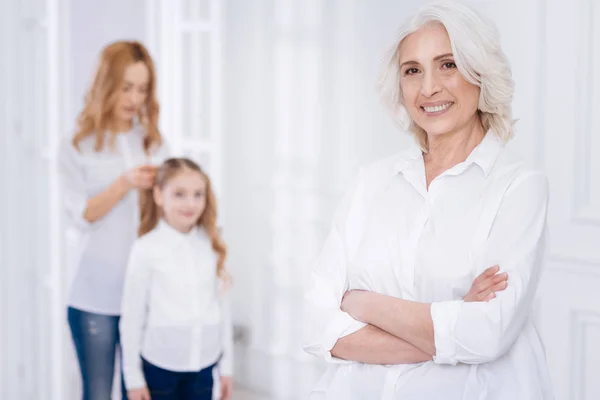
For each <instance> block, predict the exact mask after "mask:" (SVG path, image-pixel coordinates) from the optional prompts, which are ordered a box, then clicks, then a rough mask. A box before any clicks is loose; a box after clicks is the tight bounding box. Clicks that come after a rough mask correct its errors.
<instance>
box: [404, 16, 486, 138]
mask: <svg viewBox="0 0 600 400" xmlns="http://www.w3.org/2000/svg"><path fill="white" fill-rule="evenodd" d="M399 54H400V59H399V63H400V89H401V91H402V103H403V104H404V106H405V107H406V109H407V111H408V113H409V115H410V117H411V118H412V120H413V121H414V122H415V123H416V124H417V125H418V126H419V127H421V128H422V129H423V130H424V131H425V132H427V135H428V136H430V137H431V136H437V135H444V134H448V133H452V132H456V131H458V130H461V129H463V128H464V127H466V126H468V125H469V124H473V123H477V122H478V121H479V116H478V114H477V107H478V104H479V94H480V89H479V87H478V86H476V85H473V84H471V83H469V82H467V81H466V80H465V78H464V77H463V76H462V75H461V73H460V72H459V70H458V68H457V67H456V64H455V62H454V56H453V55H452V47H451V45H450V38H449V37H448V32H447V31H446V28H444V26H443V25H442V24H440V23H429V24H427V25H425V26H423V27H421V28H420V29H419V30H417V31H416V32H414V33H412V34H410V35H408V36H407V37H406V38H405V39H404V40H403V41H402V43H401V44H400V48H399Z"/></svg>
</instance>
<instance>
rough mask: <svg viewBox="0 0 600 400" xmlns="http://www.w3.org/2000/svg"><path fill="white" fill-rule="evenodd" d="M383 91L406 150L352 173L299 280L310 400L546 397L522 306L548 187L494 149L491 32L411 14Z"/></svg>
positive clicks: (474, 18)
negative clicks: (317, 367) (316, 373)
mask: <svg viewBox="0 0 600 400" xmlns="http://www.w3.org/2000/svg"><path fill="white" fill-rule="evenodd" d="M381 93H382V96H383V99H384V101H385V103H386V105H387V106H388V107H389V108H390V109H391V111H392V115H393V116H394V117H397V118H399V120H398V121H399V122H400V123H402V124H404V126H405V127H406V129H407V130H408V131H409V132H410V133H411V134H412V135H413V137H414V139H415V143H414V145H413V146H411V147H410V148H409V149H408V150H406V151H404V152H401V153H399V154H397V155H395V156H393V157H390V158H388V159H385V160H381V161H378V162H375V163H374V164H372V165H369V166H367V167H365V168H363V169H362V170H361V172H360V175H359V177H358V178H357V180H356V183H355V185H354V186H353V188H352V189H351V190H350V192H349V193H348V194H347V196H346V198H345V200H344V201H343V204H342V206H341V207H340V209H339V211H338V213H337V214H336V216H335V220H334V224H333V229H332V231H331V233H330V236H329V238H328V240H327V242H326V244H325V248H324V250H323V252H322V254H321V256H320V258H319V259H318V261H317V263H316V266H315V268H314V270H313V274H312V286H311V287H310V289H309V290H308V292H307V294H306V297H307V310H308V312H309V314H308V317H307V318H308V321H309V326H308V328H309V330H308V332H307V338H306V344H305V349H306V351H308V352H309V353H312V354H315V355H318V356H320V357H322V358H324V359H325V360H327V361H328V362H329V363H330V365H329V368H328V369H327V372H326V373H325V375H324V376H323V378H322V379H321V380H320V381H319V382H318V383H317V385H316V387H315V388H314V390H313V392H312V394H311V399H344V400H352V399H356V400H359V399H386V400H387V399H419V400H437V399H444V400H459V399H461V400H462V399H469V400H471V399H481V400H483V399H485V400H492V399H501V400H515V399H523V400H524V399H528V400H529V399H531V400H533V399H535V400H546V399H552V398H553V394H552V389H551V383H550V379H549V373H548V368H547V365H546V359H545V355H544V347H543V345H542V340H541V338H540V335H539V333H538V330H537V328H536V326H535V324H534V312H533V310H532V304H533V302H534V298H535V295H536V290H537V287H538V284H539V281H540V276H541V273H542V270H543V254H544V242H545V232H546V212H547V207H548V182H547V180H546V178H545V177H544V175H542V174H541V173H540V172H537V171H534V170H532V169H530V168H529V167H527V166H526V165H524V164H523V163H522V162H520V161H518V160H517V159H515V158H514V157H513V156H512V155H511V154H510V152H509V151H508V149H507V148H506V147H505V143H506V142H507V141H508V140H509V139H510V138H511V137H512V135H513V128H512V124H513V120H512V116H511V102H512V95H513V81H512V79H511V72H510V68H509V65H508V62H507V60H506V57H505V55H504V53H503V52H502V49H501V48H500V40H499V36H498V32H497V30H496V28H495V26H494V24H493V23H491V22H490V21H487V20H485V19H484V18H483V17H482V16H480V15H479V14H477V13H476V12H475V11H473V10H472V9H471V8H469V7H467V6H465V5H462V4H460V3H456V2H441V3H435V4H430V5H427V6H425V7H424V8H422V9H421V10H420V11H419V12H418V13H417V15H416V16H414V17H413V18H411V19H410V20H409V21H408V22H407V24H406V25H405V26H404V27H403V29H402V30H401V33H400V37H399V39H398V41H397V42H396V43H395V45H394V47H393V49H392V52H391V57H390V58H389V63H388V64H387V65H386V70H385V73H384V75H383V79H382V82H381ZM490 266H495V267H492V268H491V269H489V267H490Z"/></svg>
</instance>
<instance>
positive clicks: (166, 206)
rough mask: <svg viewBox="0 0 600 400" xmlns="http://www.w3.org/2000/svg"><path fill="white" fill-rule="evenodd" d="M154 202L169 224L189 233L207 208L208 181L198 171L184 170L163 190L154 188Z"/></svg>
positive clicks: (170, 180)
mask: <svg viewBox="0 0 600 400" xmlns="http://www.w3.org/2000/svg"><path fill="white" fill-rule="evenodd" d="M154 200H155V201H156V204H158V206H159V207H161V208H162V210H163V215H164V218H165V220H166V221H167V223H168V224H169V225H171V226H172V227H173V228H175V229H177V230H178V231H180V232H184V233H187V232H189V231H190V230H191V229H192V228H193V227H194V225H196V224H197V223H198V220H199V219H200V217H201V216H202V213H203V212H204V209H205V208H206V179H204V176H203V175H202V174H201V173H200V172H198V171H193V170H190V169H189V168H183V169H182V170H181V171H179V172H178V173H177V174H175V175H174V176H173V177H172V178H171V179H169V181H168V182H167V183H166V184H165V185H164V187H163V188H159V187H155V188H154Z"/></svg>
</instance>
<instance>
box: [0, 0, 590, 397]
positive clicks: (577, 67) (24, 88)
mask: <svg viewBox="0 0 600 400" xmlns="http://www.w3.org/2000/svg"><path fill="white" fill-rule="evenodd" d="M466 2H467V3H470V4H473V5H475V6H476V7H477V8H478V9H479V10H480V11H482V12H483V13H484V14H486V15H488V16H489V17H491V18H492V19H493V20H494V21H495V22H496V23H497V25H498V27H499V29H500V31H501V34H502V41H503V46H504V50H505V52H506V53H507V54H508V57H509V59H510V61H511V63H512V66H513V75H514V79H515V81H516V94H515V101H514V110H515V116H516V117H517V118H518V119H519V121H518V123H517V128H516V131H517V135H516V138H515V139H514V140H513V141H512V142H511V144H510V146H511V147H513V148H514V149H515V150H517V151H518V152H520V153H521V155H522V156H523V158H525V159H526V160H527V161H529V162H530V163H532V164H534V165H535V166H537V167H538V168H540V169H542V170H544V171H545V173H546V174H547V176H548V177H549V180H550V184H551V207H550V211H549V222H550V230H551V232H550V233H551V243H550V249H549V256H548V262H547V269H546V273H545V275H544V278H543V281H542V284H541V288H540V299H541V306H542V314H541V326H542V328H543V330H542V335H543V337H544V340H545V343H546V347H547V356H548V360H549V363H550V368H551V373H552V377H553V380H554V385H555V390H556V396H557V399H564V400H583V399H585V400H592V399H600V380H598V377H597V366H598V365H599V364H600V340H599V339H600V290H598V287H599V285H600V157H598V156H597V155H598V154H600V112H598V109H600V3H599V2H598V1H597V0H573V1H566V0H479V1H478V0H471V1H466ZM423 3H424V1H417V0H104V1H94V0H18V1H17V0H0V29H1V31H0V32H1V33H0V46H1V47H0V54H1V58H0V60H1V62H0V106H1V108H0V178H1V182H0V193H1V196H0V324H1V325H0V398H1V399H3V400H26V399H27V400H42V399H43V400H46V399H47V400H75V399H77V398H79V396H80V395H79V388H80V383H79V379H80V378H79V373H78V370H77V366H76V362H75V358H74V351H73V349H72V344H71V341H70V339H69V334H68V328H67V324H66V308H65V305H64V303H65V294H66V290H67V288H68V284H69V279H70V272H71V271H70V270H69V268H68V265H69V262H68V254H69V251H68V250H69V246H70V244H71V243H72V241H73V240H74V237H73V234H72V232H68V231H66V230H65V227H64V223H63V221H62V218H61V213H60V193H59V190H58V186H57V175H56V168H55V165H56V149H57V143H58V141H59V139H60V138H62V137H64V136H65V135H68V136H70V135H72V133H73V129H74V127H75V118H76V115H77V113H78V112H79V111H80V108H81V106H82V104H83V96H84V93H85V91H86V89H87V87H88V85H89V83H90V79H91V77H92V74H93V72H94V68H95V66H96V61H97V56H98V54H99V52H100V50H101V48H102V47H103V46H104V45H106V44H107V43H108V42H110V41H113V40H119V39H137V40H140V41H142V42H143V43H144V44H146V46H147V47H148V48H149V50H150V52H151V54H152V56H153V58H154V60H155V62H156V64H157V71H158V82H159V100H160V104H161V117H160V127H161V131H162V133H163V135H164V136H165V138H166V140H167V141H168V143H169V144H170V145H171V147H172V148H173V149H174V150H175V152H176V153H179V154H186V155H188V156H190V157H192V158H194V159H195V160H197V161H199V162H200V163H201V164H202V165H203V166H204V167H205V168H206V169H207V170H208V172H209V174H210V175H211V176H212V178H213V180H214V182H215V183H216V191H217V195H218V200H219V204H220V208H221V225H222V226H223V229H224V236H225V239H226V242H227V243H228V245H229V248H230V258H229V264H228V265H229V268H230V270H231V271H232V274H233V275H234V279H235V281H234V283H235V286H234V289H233V296H234V322H235V327H236V353H237V354H236V375H235V380H236V387H237V389H238V391H237V392H236V393H235V395H234V399H240V400H244V399H246V400H250V399H255V400H264V399H278V400H279V399H282V400H283V399H296V398H304V397H305V395H306V393H307V391H308V390H309V388H310V387H311V385H312V383H313V382H314V380H315V379H316V377H317V376H318V374H319V372H320V371H321V369H322V365H321V363H320V362H319V360H316V359H313V358H311V357H309V356H307V355H305V354H304V353H303V352H302V349H301V347H300V343H299V332H300V331H301V327H302V325H303V323H304V322H303V320H302V311H303V310H302V297H301V288H302V285H303V282H304V280H305V277H306V273H307V271H308V269H309V268H310V266H311V261H312V260H313V259H314V257H315V256H316V254H317V253H318V251H319V250H320V247H321V245H322V243H323V240H324V235H325V234H326V232H327V230H328V227H329V224H330V221H331V217H332V210H333V209H334V207H335V206H336V204H337V202H338V200H339V199H340V197H341V194H342V193H343V190H344V188H345V186H346V184H347V183H348V181H349V180H350V179H351V178H352V177H353V175H354V173H355V172H356V171H357V168H358V166H359V165H361V164H363V163H365V162H368V161H371V160H374V159H376V158H379V157H383V156H387V155H390V154H392V153H395V152H397V151H400V150H402V148H403V147H404V146H406V144H407V143H408V140H409V138H408V137H407V136H405V135H404V134H402V133H400V132H399V131H398V130H397V129H396V128H395V127H394V126H393V124H392V122H391V120H390V118H389V117H388V116H387V115H386V112H385V111H384V110H383V108H382V107H381V106H380V105H379V103H378V98H377V93H376V89H375V85H376V81H377V74H378V71H379V68H380V63H381V60H382V56H383V54H384V52H385V51H386V50H387V49H388V48H389V47H390V46H391V45H392V44H393V42H394V38H395V34H396V30H397V29H398V27H399V26H400V24H401V23H402V22H403V21H404V19H405V18H406V17H407V16H409V15H410V14H412V13H413V12H415V11H416V10H417V8H418V7H419V6H420V5H421V4H423ZM594 155H596V156H594ZM115 398H117V397H115Z"/></svg>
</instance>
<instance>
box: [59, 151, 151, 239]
mask: <svg viewBox="0 0 600 400" xmlns="http://www.w3.org/2000/svg"><path fill="white" fill-rule="evenodd" d="M77 157H78V154H77V150H76V149H75V148H74V147H73V145H72V144H71V142H68V141H65V142H64V143H63V144H62V146H61V148H60V150H59V158H58V159H59V164H58V172H59V174H58V175H59V180H60V183H61V188H62V190H63V195H64V196H63V197H64V201H65V207H66V211H67V216H68V217H69V219H70V220H71V222H72V223H73V224H74V225H76V226H78V227H79V228H80V229H83V230H85V229H88V228H90V227H91V225H92V224H93V223H94V222H96V221H97V220H99V219H100V218H102V217H104V216H105V215H106V214H108V213H109V212H110V210H112V209H113V208H114V207H115V205H117V203H119V202H120V201H121V200H122V199H123V197H125V195H126V194H127V192H129V190H131V189H134V188H137V189H146V188H150V187H152V185H153V183H154V177H155V175H156V167H155V166H152V165H142V166H139V167H135V168H132V169H131V170H129V171H127V172H126V173H125V174H123V175H121V176H119V177H118V178H117V179H115V180H114V181H113V182H112V183H111V184H110V185H109V186H108V187H107V188H106V189H105V190H103V191H102V192H100V193H99V194H97V195H96V196H94V197H88V195H87V193H86V188H85V179H84V175H83V170H82V168H81V165H80V164H79V163H78V162H77Z"/></svg>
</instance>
